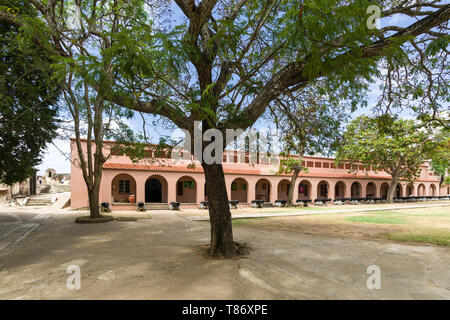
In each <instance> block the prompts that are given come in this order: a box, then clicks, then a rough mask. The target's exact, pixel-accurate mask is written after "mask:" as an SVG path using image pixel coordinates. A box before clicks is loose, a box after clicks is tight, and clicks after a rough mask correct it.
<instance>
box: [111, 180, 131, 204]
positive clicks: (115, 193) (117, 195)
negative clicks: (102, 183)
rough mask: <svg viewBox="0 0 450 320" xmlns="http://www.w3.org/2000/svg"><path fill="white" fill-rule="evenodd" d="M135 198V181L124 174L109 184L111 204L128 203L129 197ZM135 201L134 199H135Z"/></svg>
mask: <svg viewBox="0 0 450 320" xmlns="http://www.w3.org/2000/svg"><path fill="white" fill-rule="evenodd" d="M130 195H134V196H135V197H136V181H135V180H134V178H133V177H132V176H130V175H129V174H126V173H120V174H118V175H116V176H115V177H114V179H113V180H112V182H111V202H113V203H114V202H115V203H128V202H130V201H129V196H130ZM135 199H136V198H135Z"/></svg>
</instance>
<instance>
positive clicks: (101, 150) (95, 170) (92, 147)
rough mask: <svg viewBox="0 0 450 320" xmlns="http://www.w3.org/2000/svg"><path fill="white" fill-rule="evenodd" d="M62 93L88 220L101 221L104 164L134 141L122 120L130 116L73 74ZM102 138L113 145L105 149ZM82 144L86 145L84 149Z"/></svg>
mask: <svg viewBox="0 0 450 320" xmlns="http://www.w3.org/2000/svg"><path fill="white" fill-rule="evenodd" d="M63 92H64V100H65V102H66V105H67V107H68V109H69V112H70V115H71V117H72V120H73V124H74V128H73V131H74V132H75V143H76V146H77V154H78V158H77V159H76V160H75V161H76V163H75V165H77V166H79V167H80V169H81V171H82V174H83V179H84V182H85V184H86V189H87V193H88V199H89V213H90V217H91V218H100V217H101V215H100V212H99V192H100V185H101V179H102V173H103V164H104V163H105V162H106V161H107V160H108V159H109V157H110V156H111V155H112V154H116V153H119V152H121V150H122V147H121V145H122V144H126V143H130V142H131V141H132V140H133V139H134V135H133V132H132V131H130V129H129V128H128V126H127V125H126V124H125V123H124V122H123V120H122V119H123V118H128V119H129V118H131V117H132V116H133V113H132V112H131V110H129V109H125V110H122V109H123V108H121V107H118V106H116V105H114V104H113V103H110V102H109V101H105V100H104V99H102V98H101V95H100V94H99V93H97V92H96V91H94V90H92V89H91V88H90V87H89V86H88V84H87V83H86V82H85V81H82V80H80V79H76V78H74V76H73V74H72V73H69V74H68V75H67V76H66V79H65V86H64V91H63ZM105 137H114V138H115V139H116V143H115V144H108V145H105V144H104V143H103V140H104V139H105ZM83 138H84V141H83ZM82 142H85V146H86V147H85V148H83V143H82ZM105 149H107V150H106V152H105Z"/></svg>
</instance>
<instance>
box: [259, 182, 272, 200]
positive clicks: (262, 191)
mask: <svg viewBox="0 0 450 320" xmlns="http://www.w3.org/2000/svg"><path fill="white" fill-rule="evenodd" d="M270 188H271V185H270V182H269V180H267V179H259V180H258V182H257V183H256V185H255V198H256V199H255V200H263V201H266V202H270Z"/></svg>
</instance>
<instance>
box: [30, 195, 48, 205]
mask: <svg viewBox="0 0 450 320" xmlns="http://www.w3.org/2000/svg"><path fill="white" fill-rule="evenodd" d="M51 204H52V198H50V197H30V198H29V199H28V201H27V207H34V206H50V205H51Z"/></svg>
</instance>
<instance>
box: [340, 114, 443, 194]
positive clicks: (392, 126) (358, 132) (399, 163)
mask: <svg viewBox="0 0 450 320" xmlns="http://www.w3.org/2000/svg"><path fill="white" fill-rule="evenodd" d="M436 142H437V141H436V138H435V136H434V135H433V134H432V131H431V130H430V129H429V128H426V127H420V124H419V123H417V122H416V121H414V120H405V119H395V118H391V117H389V118H388V119H386V118H371V117H368V116H360V117H358V118H356V119H355V120H353V121H352V122H351V123H350V124H349V125H348V127H347V129H346V131H345V132H344V135H343V139H342V142H341V144H340V145H339V148H338V152H337V157H336V160H337V162H338V163H342V162H351V163H352V171H358V170H359V164H362V165H363V166H364V168H365V170H366V171H369V170H372V171H381V170H384V171H385V172H387V173H388V174H390V175H391V176H392V182H391V188H390V190H389V194H388V201H392V198H393V190H395V187H396V186H397V183H398V182H399V179H404V180H408V181H410V182H412V181H413V179H414V178H416V177H418V176H419V175H420V172H421V170H422V168H421V166H422V165H423V164H424V162H425V161H426V160H429V159H430V155H431V150H433V149H434V148H435V146H436Z"/></svg>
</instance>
